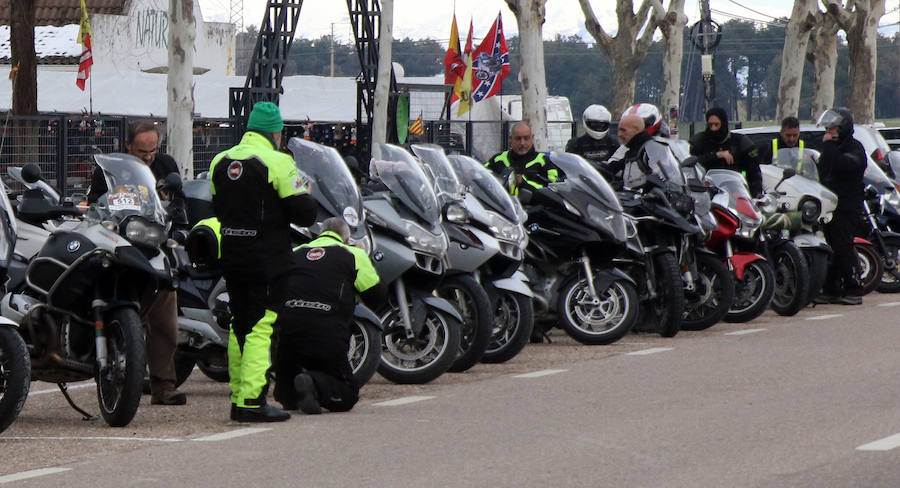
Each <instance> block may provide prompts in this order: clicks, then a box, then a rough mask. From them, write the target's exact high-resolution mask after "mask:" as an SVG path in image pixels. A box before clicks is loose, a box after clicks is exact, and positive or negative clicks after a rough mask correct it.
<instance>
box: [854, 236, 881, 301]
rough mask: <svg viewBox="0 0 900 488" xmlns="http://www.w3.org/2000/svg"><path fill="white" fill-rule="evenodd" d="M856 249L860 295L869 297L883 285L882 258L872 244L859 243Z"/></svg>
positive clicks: (856, 269)
mask: <svg viewBox="0 0 900 488" xmlns="http://www.w3.org/2000/svg"><path fill="white" fill-rule="evenodd" d="M854 247H855V248H856V259H857V265H856V267H855V271H856V281H857V283H859V288H860V289H859V295H860V296H863V295H868V294H869V293H871V292H872V291H874V290H875V288H877V287H878V285H880V284H881V278H882V275H883V274H884V267H883V266H882V261H881V256H879V255H878V253H877V252H876V251H875V247H874V246H872V245H871V244H862V243H857V244H855V245H854Z"/></svg>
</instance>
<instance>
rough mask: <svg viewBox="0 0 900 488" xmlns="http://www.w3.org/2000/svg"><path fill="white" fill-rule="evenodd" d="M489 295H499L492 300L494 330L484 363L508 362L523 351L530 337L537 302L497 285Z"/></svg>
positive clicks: (485, 353)
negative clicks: (501, 288) (499, 287)
mask: <svg viewBox="0 0 900 488" xmlns="http://www.w3.org/2000/svg"><path fill="white" fill-rule="evenodd" d="M487 286H490V285H487ZM488 294H489V295H492V296H496V298H494V300H493V304H494V307H493V309H494V330H493V335H492V336H491V340H490V343H488V347H487V350H486V351H484V356H481V362H483V363H495V364H496V363H505V362H506V361H509V360H510V359H512V358H514V357H516V355H518V354H519V353H520V352H522V349H524V348H525V345H526V344H528V342H529V339H530V338H531V331H532V330H533V329H534V303H533V302H532V301H531V298H530V297H527V296H525V295H521V294H519V293H513V292H511V291H506V290H497V289H496V288H494V289H492V290H489V292H488Z"/></svg>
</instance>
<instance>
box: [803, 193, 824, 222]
mask: <svg viewBox="0 0 900 488" xmlns="http://www.w3.org/2000/svg"><path fill="white" fill-rule="evenodd" d="M821 213H822V204H821V203H819V201H818V200H813V199H806V200H803V201H802V202H801V203H800V218H801V219H802V220H803V223H804V224H814V223H816V222H817V221H818V220H819V215H820V214H821Z"/></svg>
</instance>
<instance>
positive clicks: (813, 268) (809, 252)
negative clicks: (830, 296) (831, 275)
mask: <svg viewBox="0 0 900 488" xmlns="http://www.w3.org/2000/svg"><path fill="white" fill-rule="evenodd" d="M803 255H804V257H805V258H806V267H807V268H808V269H809V290H808V293H807V294H806V304H807V305H809V304H810V303H812V301H813V300H815V299H816V297H817V296H819V293H820V292H821V291H822V286H824V285H825V280H826V279H827V278H828V262H829V260H830V259H831V254H830V253H828V252H825V251H817V250H814V249H805V250H804V251H803Z"/></svg>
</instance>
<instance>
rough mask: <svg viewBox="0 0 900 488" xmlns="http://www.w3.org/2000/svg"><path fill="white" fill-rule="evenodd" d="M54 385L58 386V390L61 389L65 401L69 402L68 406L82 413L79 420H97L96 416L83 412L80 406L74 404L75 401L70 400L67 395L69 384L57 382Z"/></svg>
mask: <svg viewBox="0 0 900 488" xmlns="http://www.w3.org/2000/svg"><path fill="white" fill-rule="evenodd" d="M56 386H58V387H59V391H61V392H62V394H63V396H64V397H66V401H67V402H69V406H70V407H72V408H74V409H75V411H76V412H78V413H80V414H81V415H82V418H81V420H97V417H96V416H94V415H91V414H89V413H87V412H85V411H84V410H82V408H81V407H79V406H78V405H75V402H74V401H72V397H71V396H69V386H68V385H67V384H66V383H57V384H56Z"/></svg>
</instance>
